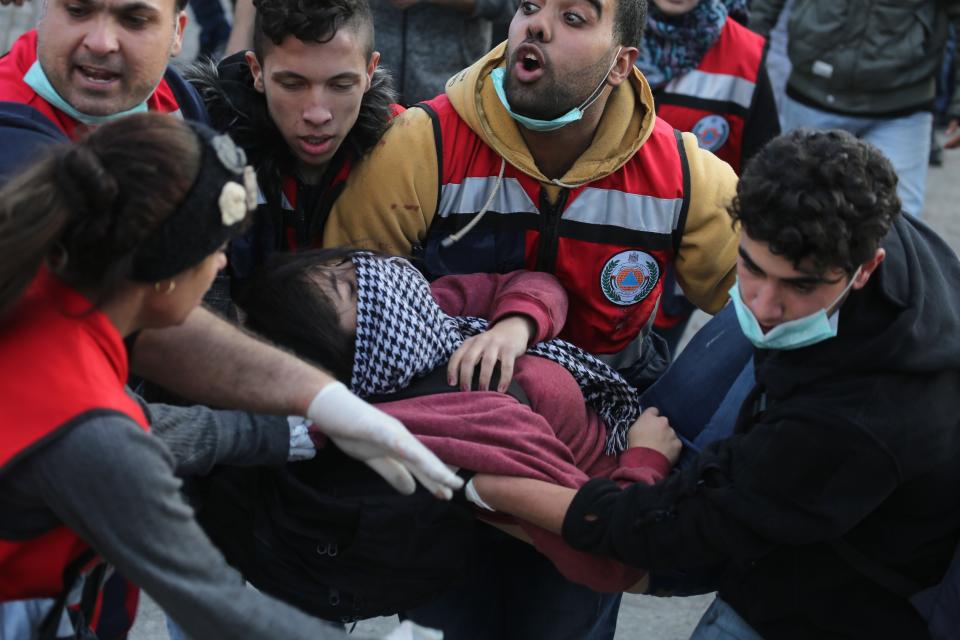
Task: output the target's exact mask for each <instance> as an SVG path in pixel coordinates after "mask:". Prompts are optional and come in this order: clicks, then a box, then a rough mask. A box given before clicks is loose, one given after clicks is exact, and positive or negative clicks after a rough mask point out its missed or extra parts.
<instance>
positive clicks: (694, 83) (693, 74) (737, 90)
mask: <svg viewBox="0 0 960 640" xmlns="http://www.w3.org/2000/svg"><path fill="white" fill-rule="evenodd" d="M755 88H756V84H755V83H753V82H750V81H749V80H746V79H744V78H740V77H738V76H731V75H727V74H725V73H707V72H706V71H698V70H696V69H694V70H693V71H689V72H687V73H685V74H684V75H682V76H680V77H679V78H675V79H673V80H671V81H670V82H669V83H668V84H667V86H666V88H665V89H664V92H666V93H675V94H678V95H683V96H691V97H693V98H703V99H704V100H717V101H719V102H733V103H735V104H738V105H740V106H741V107H743V108H744V109H749V108H750V103H751V102H753V91H754V89H755Z"/></svg>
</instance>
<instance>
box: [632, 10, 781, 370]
mask: <svg viewBox="0 0 960 640" xmlns="http://www.w3.org/2000/svg"><path fill="white" fill-rule="evenodd" d="M735 8H736V7H735ZM764 45H765V42H764V39H763V38H761V37H759V36H757V35H756V34H755V33H753V32H751V31H750V30H749V29H747V28H746V27H744V26H741V25H740V23H738V22H737V21H736V20H735V19H734V18H733V16H732V15H730V12H729V11H728V8H727V5H726V4H725V3H724V2H722V1H721V0H680V1H678V0H653V1H652V2H651V4H650V6H649V9H648V11H647V26H646V29H645V30H644V35H643V46H642V47H641V48H640V55H639V56H638V57H637V66H638V67H639V68H640V70H641V71H642V72H643V75H644V77H646V79H647V81H648V82H650V86H651V88H652V89H653V101H654V104H655V105H656V109H657V116H658V117H660V118H663V119H664V120H666V121H667V122H668V123H669V124H670V125H672V126H674V127H676V128H677V129H679V130H680V131H692V132H693V133H694V134H695V135H696V136H697V141H698V142H699V143H700V146H701V147H702V148H704V149H707V150H709V151H712V152H713V153H714V154H716V156H717V157H718V158H720V159H721V160H724V161H725V162H727V163H728V164H729V165H730V166H731V167H733V170H734V171H736V172H737V173H739V172H740V168H741V167H742V166H743V165H744V163H745V162H746V161H747V160H749V159H750V157H752V156H753V154H755V153H756V152H757V151H758V150H759V149H760V147H762V146H763V145H764V144H766V143H767V142H768V141H769V140H770V139H772V138H774V137H775V136H776V135H777V134H779V133H780V123H779V120H778V116H777V105H776V102H775V100H774V96H773V91H772V89H771V86H770V80H769V78H768V77H767V73H766V69H765V66H764V61H763V60H764V55H763V54H764ZM664 281H665V284H664V295H663V297H662V298H661V304H660V309H659V310H658V313H657V319H656V321H655V323H654V326H655V327H656V329H657V332H658V333H660V335H662V336H663V337H664V338H665V339H666V340H667V344H668V345H669V346H670V350H671V352H674V351H676V348H677V345H678V343H679V341H680V338H681V336H682V335H683V331H684V329H685V328H686V326H687V322H688V321H689V319H690V314H691V313H692V312H693V310H694V309H695V308H696V307H694V305H693V304H691V303H690V302H689V301H687V299H686V298H684V297H683V293H682V289H681V287H680V285H679V284H678V283H677V278H676V273H675V270H674V268H673V267H672V266H671V267H668V269H667V274H666V277H665V279H664Z"/></svg>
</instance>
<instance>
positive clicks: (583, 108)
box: [577, 47, 623, 113]
mask: <svg viewBox="0 0 960 640" xmlns="http://www.w3.org/2000/svg"><path fill="white" fill-rule="evenodd" d="M621 51H623V47H618V48H617V53H616V55H614V56H613V62H611V63H610V67H609V68H608V69H607V72H606V73H605V74H603V79H602V80H601V81H600V84H598V85H597V88H596V89H594V90H593V93H591V94H590V95H589V96H587V99H586V100H584V101H583V104H581V105H580V106H579V107H577V109H578V110H579V111H580V112H581V113H583V112H584V111H586V110H587V109H589V108H590V107H591V106H592V105H593V103H594V102H596V101H597V100H598V99H599V98H600V94H602V93H603V88H604V87H605V86H606V85H607V76H609V75H610V72H611V71H613V68H614V67H615V66H617V58H618V57H619V56H620V52H621Z"/></svg>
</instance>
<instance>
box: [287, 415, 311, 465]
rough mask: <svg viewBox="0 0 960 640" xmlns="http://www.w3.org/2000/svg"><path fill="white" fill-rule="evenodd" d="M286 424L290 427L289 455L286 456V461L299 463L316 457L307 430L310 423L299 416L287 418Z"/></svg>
mask: <svg viewBox="0 0 960 640" xmlns="http://www.w3.org/2000/svg"><path fill="white" fill-rule="evenodd" d="M287 424H288V425H290V453H289V454H287V460H288V461H289V462H300V461H302V460H309V459H310V458H313V457H314V456H316V455H317V447H316V445H315V444H313V439H312V438H311V437H310V431H309V429H308V428H307V427H308V426H310V422H308V421H307V420H306V419H304V418H301V417H300V416H288V417H287Z"/></svg>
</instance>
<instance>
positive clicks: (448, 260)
mask: <svg viewBox="0 0 960 640" xmlns="http://www.w3.org/2000/svg"><path fill="white" fill-rule="evenodd" d="M420 106H422V107H424V108H425V110H426V111H427V112H428V113H430V115H431V117H432V119H433V122H434V133H435V138H436V139H437V156H438V161H439V165H440V190H439V201H438V202H437V208H436V214H435V215H434V218H433V222H432V223H431V225H430V230H429V232H428V234H427V238H426V240H425V243H424V245H423V246H422V247H415V248H414V254H415V255H416V256H419V257H422V259H423V266H424V268H425V270H426V271H427V273H428V275H430V276H431V277H439V276H442V275H447V274H451V273H475V272H496V273H505V272H508V271H512V270H515V269H524V268H525V269H534V270H538V271H546V272H548V273H552V274H554V275H555V276H556V277H557V278H558V279H559V280H560V282H561V284H562V285H563V287H564V288H565V289H566V291H567V294H568V296H569V299H570V308H569V313H568V316H567V323H566V326H565V327H564V329H563V332H562V333H561V334H560V337H562V338H564V339H566V340H569V341H570V342H572V343H574V344H576V345H578V346H580V347H582V348H583V349H586V350H587V351H590V352H592V353H599V354H608V353H617V352H619V351H621V350H622V349H624V348H625V347H626V346H627V345H629V344H630V343H631V342H632V341H633V340H634V339H636V338H637V337H638V336H640V335H641V333H642V332H643V331H644V330H645V329H646V327H647V324H648V320H649V319H650V315H651V314H652V313H653V312H654V309H656V306H657V301H658V299H659V297H660V293H661V289H662V283H661V276H662V274H663V272H664V269H665V267H666V265H667V264H668V263H670V262H672V261H673V259H674V256H675V255H676V252H677V250H678V248H679V242H680V237H681V236H682V234H683V227H684V224H685V222H686V215H687V209H688V206H689V203H688V194H689V191H690V186H689V185H690V174H689V168H688V166H687V161H686V156H685V154H684V150H683V143H682V141H681V140H680V134H679V133H678V132H677V131H676V130H675V129H674V128H673V127H671V126H670V125H668V124H667V123H666V122H664V121H662V120H660V119H659V118H658V119H656V121H655V124H654V129H653V132H652V133H651V135H650V137H649V138H648V139H647V141H646V142H644V143H643V146H642V147H641V148H640V149H639V150H638V151H637V152H636V154H634V156H633V158H631V159H630V160H629V161H627V162H626V163H625V164H624V165H623V166H622V167H620V168H619V169H617V170H616V171H614V172H613V173H611V174H610V175H608V176H605V177H603V178H600V179H598V180H595V181H593V182H590V183H588V184H586V185H582V186H577V187H574V188H562V189H561V191H560V194H559V197H558V199H557V201H556V202H549V200H548V199H547V197H546V191H545V190H544V189H543V188H542V185H541V184H540V182H538V181H537V180H535V179H534V178H531V177H530V176H528V175H526V174H525V173H523V172H521V171H519V170H518V169H516V168H515V167H513V166H511V165H510V164H509V163H507V164H506V167H505V171H504V176H503V181H502V183H501V185H500V187H499V189H498V190H497V193H496V196H495V197H494V199H493V201H492V204H491V206H490V208H489V210H488V212H487V213H486V215H485V216H484V217H483V218H482V219H481V221H480V222H479V223H478V224H477V226H476V227H475V228H473V229H472V230H470V231H469V232H468V233H466V234H465V235H464V236H463V237H462V238H461V239H460V240H459V241H458V242H456V243H455V244H453V245H452V246H449V247H444V246H443V244H442V242H443V240H444V239H445V238H447V237H449V236H450V234H452V233H455V232H456V231H458V230H459V229H462V228H463V227H464V226H465V225H466V224H467V223H468V222H470V220H472V219H473V218H474V217H475V216H476V214H477V212H479V211H480V209H481V208H482V207H483V204H484V202H485V201H486V200H487V198H488V197H489V195H490V193H491V192H492V190H493V189H494V185H495V184H496V182H497V175H498V173H499V172H500V166H501V157H500V156H499V155H498V154H497V153H496V152H495V151H494V150H493V149H491V148H490V147H489V146H487V144H486V143H485V142H484V141H483V140H482V139H481V138H480V137H479V136H478V135H477V134H476V133H474V132H473V130H471V129H470V127H469V126H468V125H467V123H466V122H464V120H463V119H462V118H461V117H460V116H459V115H458V114H457V112H456V110H455V109H454V108H453V106H452V105H451V104H450V101H449V99H448V98H447V97H446V96H445V95H443V96H439V97H437V98H434V99H433V100H431V101H429V102H426V103H424V104H422V105H420Z"/></svg>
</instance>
